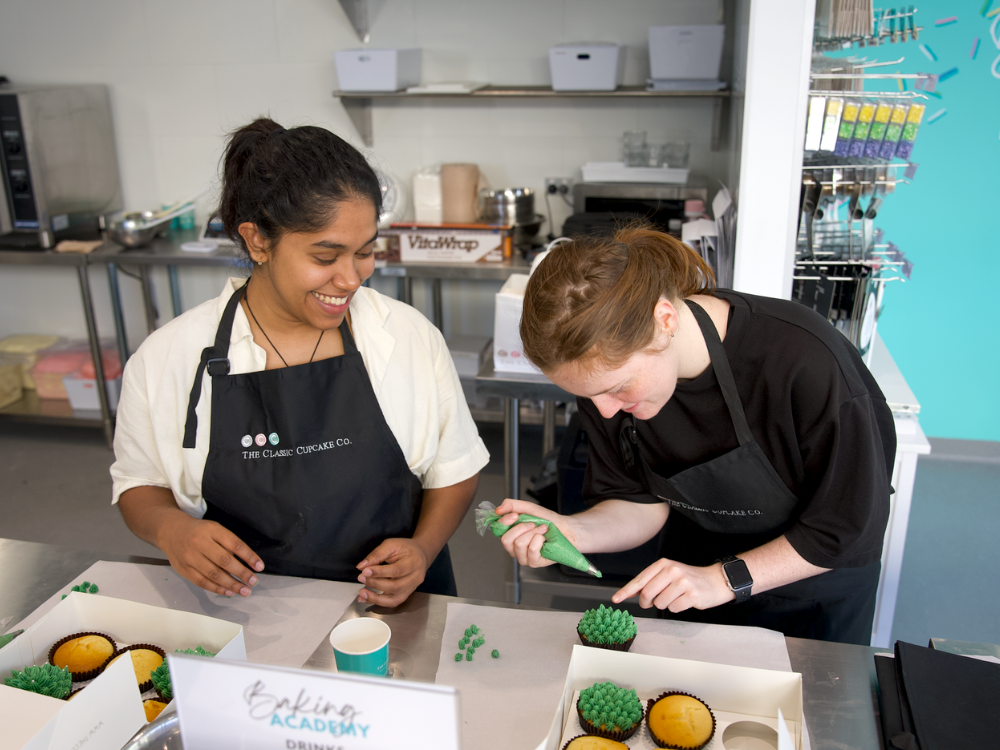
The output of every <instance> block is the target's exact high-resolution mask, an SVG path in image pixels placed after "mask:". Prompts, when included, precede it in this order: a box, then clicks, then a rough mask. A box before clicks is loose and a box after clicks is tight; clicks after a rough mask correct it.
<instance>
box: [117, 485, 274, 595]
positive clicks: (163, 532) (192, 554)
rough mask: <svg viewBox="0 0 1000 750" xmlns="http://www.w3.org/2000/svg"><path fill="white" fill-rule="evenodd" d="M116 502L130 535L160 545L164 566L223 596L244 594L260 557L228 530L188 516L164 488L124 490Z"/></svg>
mask: <svg viewBox="0 0 1000 750" xmlns="http://www.w3.org/2000/svg"><path fill="white" fill-rule="evenodd" d="M118 507H119V509H120V510H121V512H122V517H123V518H124V519H125V524H126V525H127V526H128V527H129V528H130V529H131V530H132V531H133V532H134V533H135V534H136V536H138V537H140V538H141V539H145V540H146V541H147V542H149V543H150V544H153V545H155V546H157V547H159V548H160V549H161V550H163V552H164V553H165V554H166V556H167V559H168V560H169V561H170V566H171V567H172V568H173V569H174V570H176V571H177V572H178V573H179V574H180V575H182V576H184V577H185V578H186V579H188V580H189V581H191V583H193V584H194V585H195V586H198V587H200V588H203V589H205V590H206V591H211V592H212V593H213V594H221V595H223V596H234V595H235V594H239V595H240V596H250V587H251V586H255V585H256V584H257V576H256V575H254V573H253V571H257V572H258V573H259V572H260V571H262V570H263V569H264V561H263V560H261V559H260V557H258V556H257V554H256V553H255V552H254V551H253V550H252V549H250V547H248V546H247V545H246V544H245V543H244V542H243V540H242V539H240V538H239V537H238V536H236V535H235V534H234V533H233V532H231V531H229V529H227V528H225V527H224V526H222V525H221V524H218V523H216V522H215V521H205V520H202V519H197V518H192V517H191V516H189V515H188V514H187V513H185V512H184V511H183V510H181V509H180V508H178V507H177V503H176V502H174V497H173V494H172V493H171V492H170V490H168V489H166V488H164V487H150V486H144V487H133V488H132V489H130V490H126V491H125V492H124V493H122V496H121V498H120V499H119V501H118ZM241 561H242V562H241ZM243 563H246V565H248V566H250V568H253V570H250V569H248V568H247V567H246V566H244V565H243Z"/></svg>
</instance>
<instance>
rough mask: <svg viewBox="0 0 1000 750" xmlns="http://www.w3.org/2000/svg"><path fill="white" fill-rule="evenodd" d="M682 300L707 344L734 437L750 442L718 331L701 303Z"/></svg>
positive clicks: (742, 443)
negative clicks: (734, 432)
mask: <svg viewBox="0 0 1000 750" xmlns="http://www.w3.org/2000/svg"><path fill="white" fill-rule="evenodd" d="M684 301H685V302H686V303H687V306H688V309H690V310H691V312H692V313H693V314H694V319H695V320H697V321H698V327H699V328H701V333H702V335H703V336H704V337H705V344H706V345H707V346H708V356H709V357H711V359H712V368H713V369H714V370H715V379H716V380H717V381H719V388H720V389H721V390H722V397H723V398H724V399H725V401H726V406H727V407H728V409H729V417H730V418H731V419H732V420H733V428H734V429H735V430H736V439H737V440H739V443H740V445H747V444H748V443H752V442H753V434H752V433H751V432H750V427H749V426H748V425H747V417H746V414H744V412H743V404H742V403H741V402H740V394H739V392H738V391H737V390H736V380H735V379H734V378H733V371H732V369H731V368H730V367H729V357H727V356H726V350H725V348H724V347H723V346H722V339H720V338H719V331H718V330H717V329H716V327H715V323H713V322H712V319H711V318H710V317H709V316H708V313H707V312H705V310H704V308H703V307H702V306H701V305H699V304H698V303H697V302H695V301H693V300H690V299H688V300H684Z"/></svg>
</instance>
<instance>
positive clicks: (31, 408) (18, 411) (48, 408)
mask: <svg viewBox="0 0 1000 750" xmlns="http://www.w3.org/2000/svg"><path fill="white" fill-rule="evenodd" d="M88 258H89V256H87V255H83V254H80V253H57V252H56V251H55V250H8V249H4V250H0V265H6V266H56V267H62V268H74V269H76V273H77V279H78V281H79V283H80V297H81V304H82V307H83V317H84V321H85V323H86V326H87V340H88V342H89V344H90V356H91V358H92V359H93V362H94V372H95V375H96V381H97V382H98V383H103V382H104V361H103V360H102V359H101V345H100V339H99V337H98V333H97V320H96V318H95V317H94V304H93V300H92V297H91V294H90V277H89V276H88V275H87V266H88V263H89V261H88ZM122 361H123V362H124V360H122ZM97 394H98V399H99V403H100V409H99V410H97V411H92V410H76V411H74V410H73V409H72V408H71V407H70V405H69V402H68V401H46V400H44V399H39V398H38V395H37V394H36V393H35V392H34V391H31V392H28V393H26V394H25V395H24V396H23V397H22V398H21V400H20V401H17V402H15V403H13V404H10V405H9V406H6V407H4V408H2V409H0V417H8V418H12V419H20V420H22V421H32V422H49V423H54V424H65V425H84V426H93V427H101V428H102V429H103V430H104V437H105V439H106V440H107V441H108V445H111V441H112V438H113V433H114V429H113V427H112V423H111V409H110V406H109V404H108V393H107V390H106V389H105V388H98V389H97Z"/></svg>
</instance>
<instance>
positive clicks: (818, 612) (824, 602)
mask: <svg viewBox="0 0 1000 750" xmlns="http://www.w3.org/2000/svg"><path fill="white" fill-rule="evenodd" d="M687 305H688V307H689V308H690V310H691V312H692V313H693V314H694V317H695V320H697V321H698V325H699V327H700V328H701V331H702V334H703V335H704V337H705V343H706V345H707V346H708V353H709V356H710V357H711V360H712V368H713V369H714V371H715V377H716V380H717V381H718V383H719V388H720V390H721V391H722V396H723V398H724V399H725V402H726V407H727V408H728V410H729V415H730V417H731V419H732V421H733V428H734V429H735V431H736V438H737V441H738V443H739V445H738V446H737V447H736V448H734V449H733V450H731V451H730V452H728V453H725V454H723V455H721V456H718V457H717V458H714V459H712V460H710V461H706V462H705V463H703V464H698V465H696V466H692V467H691V468H689V469H685V470H684V471H681V472H678V473H677V474H674V475H673V476H672V477H669V478H667V477H662V476H660V475H658V474H656V473H655V472H654V471H652V469H650V468H649V465H648V464H647V463H646V461H645V459H644V458H643V457H642V452H641V451H640V450H639V447H640V442H639V438H640V436H639V433H638V431H637V429H636V422H635V419H634V418H633V417H632V416H631V415H630V416H628V417H626V419H625V420H624V421H623V422H622V427H621V432H620V434H619V437H618V440H619V445H620V448H621V452H622V458H623V460H624V462H625V466H626V468H631V467H632V466H634V465H636V464H638V467H639V469H640V471H641V473H642V478H643V484H644V485H645V487H646V489H647V490H648V491H649V492H650V493H652V494H653V495H655V496H656V497H658V498H659V499H660V500H663V501H664V502H666V503H667V504H668V505H669V506H670V517H669V519H668V520H667V528H666V530H665V534H664V539H663V545H662V547H661V554H662V555H663V556H664V557H667V558H668V559H671V560H676V561H677V562H682V563H685V564H688V565H710V564H712V563H713V562H714V561H716V560H719V559H722V558H723V557H727V556H729V555H734V554H738V553H740V552H746V551H748V550H750V549H754V548H755V547H759V546H760V545H762V544H764V543H766V542H769V541H771V540H773V539H776V538H777V537H779V536H781V535H782V534H783V533H784V532H785V531H787V530H788V529H789V528H790V527H791V526H792V524H793V523H794V522H795V519H796V517H797V515H798V512H797V511H798V506H799V500H798V498H797V497H796V496H795V495H794V494H793V493H792V492H791V490H789V489H788V487H787V486H786V485H785V483H784V482H783V481H782V480H781V477H779V476H778V473H777V472H776V471H775V470H774V467H773V466H772V465H771V462H770V461H768V459H767V456H765V455H764V452H763V451H762V450H761V448H760V446H759V445H758V444H757V441H756V440H755V439H754V437H753V434H752V433H751V432H750V427H749V425H747V420H746V415H745V414H744V412H743V404H742V402H741V401H740V396H739V393H738V392H737V390H736V381H735V380H734V379H733V373H732V370H731V369H730V367H729V358H728V357H727V356H726V351H725V349H724V348H723V346H722V341H721V340H720V339H719V333H718V331H717V330H716V328H715V324H714V323H713V322H712V320H711V318H709V316H708V314H707V313H706V312H705V311H704V310H703V309H702V308H701V307H700V306H699V305H698V304H697V303H695V302H692V301H691V300H687ZM880 568H881V565H880V563H874V564H872V565H868V566H865V567H862V568H838V569H835V570H831V571H828V572H826V573H822V574H820V575H818V576H813V577H812V578H806V579H804V580H801V581H796V582H795V583H790V584H788V585H787V586H781V587H779V588H776V589H772V590H770V591H767V592H765V593H761V594H754V595H753V596H752V597H751V598H750V600H749V601H746V602H743V603H742V604H726V605H723V606H720V607H714V608H712V609H708V610H696V609H689V610H686V611H684V612H681V613H678V614H674V613H671V612H668V611H664V612H663V613H662V614H663V616H664V617H670V618H673V619H678V620H688V621H695V622H713V623H721V624H728V625H755V626H759V627H765V628H770V629H772V630H780V631H781V632H782V633H784V634H785V635H788V636H793V637H799V638H816V639H819V640H830V641H841V642H844V643H857V644H861V645H868V644H869V643H870V641H871V629H872V620H873V618H874V616H875V592H876V590H877V588H878V578H879V571H880Z"/></svg>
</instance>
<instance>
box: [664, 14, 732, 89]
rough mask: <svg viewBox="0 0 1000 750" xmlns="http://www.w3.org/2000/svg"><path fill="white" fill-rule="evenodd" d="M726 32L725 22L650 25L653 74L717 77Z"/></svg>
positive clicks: (688, 77)
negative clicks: (694, 24) (689, 24)
mask: <svg viewBox="0 0 1000 750" xmlns="http://www.w3.org/2000/svg"><path fill="white" fill-rule="evenodd" d="M725 32H726V27H725V26H723V25H721V24H719V25H711V26H650V27H649V72H650V77H651V78H683V79H688V80H690V79H693V78H702V79H707V80H712V81H714V80H716V79H717V78H718V77H719V67H720V65H721V63H722V42H723V38H724V37H725Z"/></svg>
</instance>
